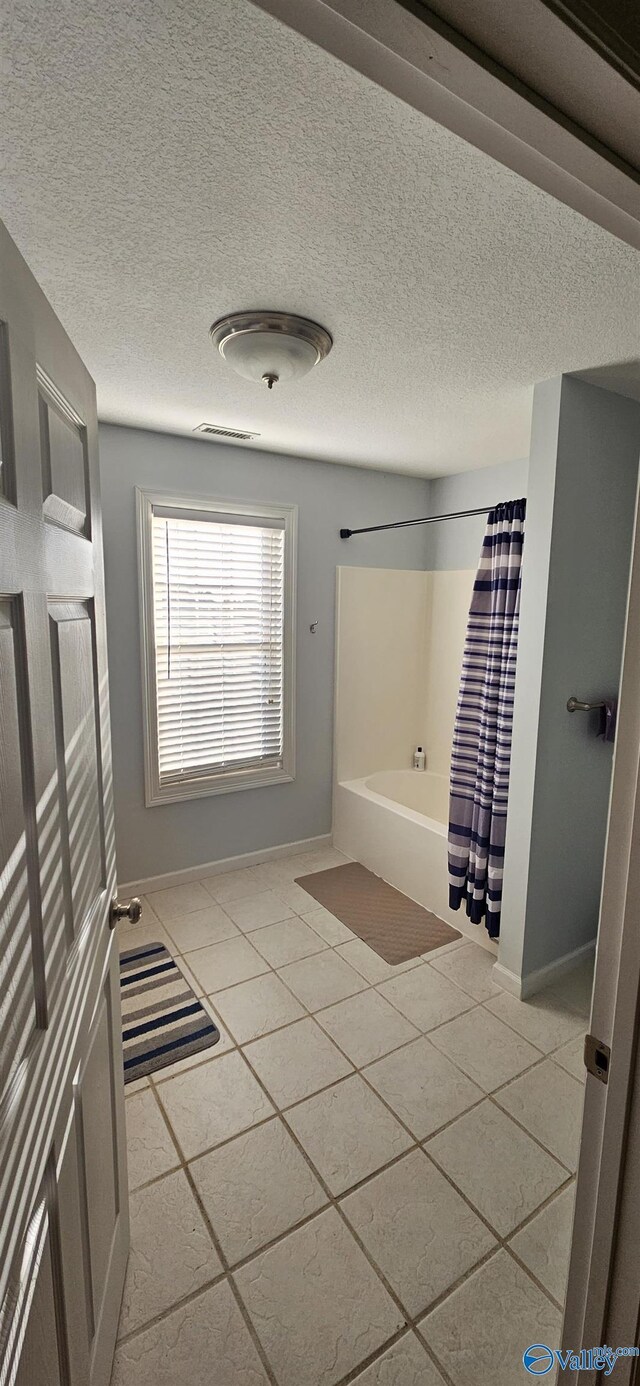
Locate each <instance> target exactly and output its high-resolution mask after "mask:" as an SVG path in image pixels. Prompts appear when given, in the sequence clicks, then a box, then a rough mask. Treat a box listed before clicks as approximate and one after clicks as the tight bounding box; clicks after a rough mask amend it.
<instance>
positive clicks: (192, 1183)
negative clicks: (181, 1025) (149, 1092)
mask: <svg viewBox="0 0 640 1386" xmlns="http://www.w3.org/2000/svg"><path fill="white" fill-rule="evenodd" d="M153 1094H154V1098H155V1101H156V1103H157V1105H158V1106H159V1108H160V1111H161V1113H162V1117H163V1120H164V1122H165V1125H166V1127H167V1130H168V1132H169V1135H170V1137H171V1140H172V1141H173V1144H174V1145H175V1148H176V1151H177V1154H178V1158H179V1161H180V1168H181V1169H182V1171H183V1173H184V1175H185V1177H186V1179H187V1183H188V1185H189V1188H190V1190H191V1193H192V1196H193V1197H194V1199H195V1202H196V1205H197V1207H198V1210H199V1212H200V1215H201V1217H202V1218H203V1220H204V1223H205V1227H206V1229H207V1231H208V1233H209V1238H210V1240H211V1243H212V1245H213V1248H214V1251H215V1252H216V1254H217V1256H218V1259H219V1261H220V1264H221V1266H222V1267H223V1274H222V1275H221V1276H220V1277H216V1279H217V1280H218V1281H221V1280H222V1279H225V1280H226V1281H227V1283H228V1284H229V1288H230V1290H231V1292H232V1294H233V1297H234V1299H235V1301H236V1304H237V1306H238V1309H239V1311H240V1313H241V1315H242V1318H243V1320H244V1322H245V1325H246V1327H247V1329H248V1331H249V1334H250V1337H251V1339H252V1342H253V1344H254V1347H255V1348H256V1350H257V1352H258V1356H259V1358H260V1361H261V1362H262V1365H263V1367H264V1369H265V1371H266V1373H267V1377H268V1380H269V1382H270V1383H271V1386H277V1382H276V1378H275V1375H274V1373H273V1371H272V1368H271V1365H270V1363H269V1361H268V1359H267V1357H266V1354H265V1352H264V1349H263V1347H262V1344H261V1342H260V1340H259V1338H258V1335H257V1333H256V1330H255V1327H254V1324H253V1323H252V1321H251V1319H250V1316H249V1314H248V1311H247V1309H246V1307H245V1305H244V1302H243V1301H242V1299H241V1297H240V1296H239V1294H238V1291H237V1287H236V1286H235V1284H234V1283H233V1282H232V1281H231V1275H230V1269H229V1262H228V1261H227V1258H226V1256H225V1254H224V1252H223V1250H222V1246H221V1244H220V1242H219V1240H218V1237H217V1235H216V1233H215V1232H214V1230H213V1227H212V1224H211V1220H210V1218H209V1216H208V1214H207V1212H206V1209H205V1207H204V1205H203V1203H202V1199H201V1198H200V1194H199V1192H198V1190H197V1188H196V1185H195V1181H194V1179H193V1175H192V1174H191V1171H190V1169H189V1162H188V1160H187V1159H186V1156H185V1153H184V1150H183V1148H182V1145H181V1144H180V1141H179V1140H178V1137H177V1135H176V1133H175V1131H174V1129H173V1125H172V1123H171V1121H170V1120H169V1116H168V1113H167V1112H166V1111H165V1109H164V1107H163V1105H162V1102H161V1101H160V1097H159V1095H158V1093H157V1091H156V1089H155V1087H154V1089H153ZM250 1129H251V1128H250ZM192 1298H195V1296H192ZM181 1303H182V1301H180V1300H179V1301H177V1303H176V1304H174V1305H173V1306H172V1308H173V1309H175V1308H178V1307H179V1306H180V1304H181ZM169 1312H170V1310H168V1311H167V1313H169ZM163 1317H166V1314H165V1315H163ZM153 1322H154V1320H152V1321H151V1324H147V1325H146V1327H149V1326H152V1324H153ZM141 1331H142V1330H140V1332H141ZM130 1336H136V1337H137V1336H138V1333H136V1334H135V1335H130Z"/></svg>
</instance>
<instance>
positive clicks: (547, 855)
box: [497, 377, 640, 996]
mask: <svg viewBox="0 0 640 1386" xmlns="http://www.w3.org/2000/svg"><path fill="white" fill-rule="evenodd" d="M639 456H640V405H638V404H637V403H635V402H634V401H632V400H630V399H626V398H624V397H623V396H621V395H617V394H612V393H611V392H610V391H607V390H603V389H600V388H598V387H597V386H595V385H588V384H586V383H585V382H583V381H579V380H574V379H572V378H571V377H564V378H562V379H557V380H550V381H545V382H544V383H543V384H541V385H538V386H536V390H535V395H534V408H533V432H532V446H531V466H530V473H529V489H528V502H527V543H526V555H525V562H524V566H523V579H522V602H521V613H520V623H521V630H522V632H523V638H522V640H521V644H520V651H519V657H518V669H517V675H516V692H515V707H514V722H513V745H512V759H511V782H510V812H509V824H508V829H507V843H506V856H505V875H504V886H503V930H502V936H501V940H500V962H499V968H498V970H497V975H498V976H499V977H500V980H501V982H502V983H503V985H505V986H507V987H508V988H509V989H510V990H512V991H514V992H516V994H518V995H523V996H526V995H530V994H531V993H532V992H533V991H534V990H536V989H538V988H539V987H540V986H544V985H546V984H547V983H548V982H549V981H550V980H553V979H554V978H555V976H557V975H559V974H560V973H561V972H562V971H563V970H566V969H567V968H568V967H570V966H571V965H572V964H575V962H576V961H578V960H579V959H580V958H582V957H584V956H585V955H586V954H587V953H588V952H589V951H590V950H591V949H592V948H593V945H594V942H595V937H596V933H597V926H598V911H599V902H600V890H601V881H602V867H603V858H604V848H605V840H606V828H607V813H608V803H609V794H610V785H611V771H612V759H613V758H612V748H611V746H610V745H608V744H606V743H604V742H603V741H602V739H599V738H598V737H597V736H596V732H597V720H596V724H595V725H594V719H597V714H595V713H594V714H592V715H587V714H582V713H574V714H571V713H568V712H567V710H566V703H567V698H568V697H569V696H570V695H572V694H575V695H576V696H577V697H579V698H583V699H586V700H588V701H593V700H596V699H598V698H602V697H611V696H615V694H616V693H617V690H618V685H619V678H620V664H621V655H622V647H623V638H624V623H625V612H626V599H627V587H628V573H629V563H630V556H631V536H632V530H633V521H634V513H635V502H636V489H637V478H638V459H639ZM525 632H526V636H525Z"/></svg>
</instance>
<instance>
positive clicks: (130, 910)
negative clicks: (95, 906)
mask: <svg viewBox="0 0 640 1386" xmlns="http://www.w3.org/2000/svg"><path fill="white" fill-rule="evenodd" d="M141 914H142V901H141V900H139V899H138V897H137V895H134V897H133V900H130V901H129V904H128V905H121V904H120V901H119V899H118V897H117V895H114V897H113V900H112V901H111V906H110V909H109V928H110V929H115V927H116V924H117V923H118V922H119V920H120V919H130V920H131V923H132V924H137V923H138V920H139V918H140V916H141Z"/></svg>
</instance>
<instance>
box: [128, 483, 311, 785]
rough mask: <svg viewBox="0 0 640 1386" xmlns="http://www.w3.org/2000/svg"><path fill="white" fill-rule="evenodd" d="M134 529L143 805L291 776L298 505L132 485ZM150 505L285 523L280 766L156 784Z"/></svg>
mask: <svg viewBox="0 0 640 1386" xmlns="http://www.w3.org/2000/svg"><path fill="white" fill-rule="evenodd" d="M135 489H136V511H137V528H138V586H139V594H140V649H141V656H142V713H143V728H144V785H145V803H146V805H147V808H153V807H154V806H155V805H157V804H167V803H177V802H179V801H181V800H185V799H197V798H201V797H203V796H204V795H210V794H230V793H234V792H235V791H236V790H240V789H258V788H260V787H262V786H263V785H270V784H282V783H284V782H286V781H291V780H294V779H295V745H296V737H295V691H296V681H295V656H296V649H295V633H296V562H297V532H298V507H297V505H267V504H265V503H264V501H255V502H247V501H236V500H229V499H228V498H226V497H225V498H220V497H218V496H216V497H212V496H195V495H185V494H184V492H182V493H181V494H180V495H175V494H171V495H167V494H166V493H164V492H163V493H159V492H157V491H146V490H142V489H141V488H140V487H138V486H137V487H136V488H135ZM154 506H164V507H168V508H171V509H172V510H176V509H177V510H188V511H194V510H200V511H204V512H209V513H211V514H214V515H247V516H251V517H253V518H254V519H256V518H257V519H264V520H265V521H266V522H267V523H268V522H269V520H280V521H281V522H283V524H284V632H283V665H284V667H283V685H282V696H283V709H282V711H283V755H282V765H281V766H277V767H274V766H264V767H262V766H249V767H247V768H244V769H240V770H218V771H213V772H209V773H208V774H205V775H202V776H194V777H193V779H189V780H187V781H185V780H182V781H180V783H178V782H176V783H174V784H171V783H169V784H161V782H160V766H159V760H158V703H157V692H156V639H155V622H154V600H153V563H152V535H151V529H152V518H153V510H154Z"/></svg>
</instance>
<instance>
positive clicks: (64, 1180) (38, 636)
mask: <svg viewBox="0 0 640 1386" xmlns="http://www.w3.org/2000/svg"><path fill="white" fill-rule="evenodd" d="M0 443H1V460H2V466H1V469H0V872H1V875H0V1362H1V1366H0V1383H2V1386H14V1383H15V1384H16V1386H107V1383H108V1381H109V1377H110V1372H111V1360H112V1355H113V1347H114V1342H115V1335H116V1329H117V1323H118V1314H119V1309H120V1300H121V1295H122V1287H123V1282H124V1273H125V1267H126V1258H127V1249H128V1210H127V1194H126V1168H125V1155H124V1101H123V1083H122V1055H121V1037H120V1019H119V1015H120V1012H119V994H118V973H117V963H118V959H117V953H116V948H115V935H114V934H113V933H112V932H111V930H110V928H109V902H110V900H111V897H112V896H113V894H114V893H115V860H114V846H113V806H112V786H111V756H110V746H109V715H108V690H107V664H106V638H105V623H104V591H103V565H102V547H101V529H100V499H99V490H98V451H97V419H96V403H95V389H94V385H93V381H92V380H91V377H90V376H89V374H88V372H87V371H86V369H85V367H84V366H83V364H82V361H81V360H80V358H79V356H78V355H77V353H76V351H75V350H74V348H73V346H72V344H71V342H70V341H69V339H68V337H67V336H66V334H65V332H64V331H63V329H62V327H61V325H60V323H59V322H58V320H57V318H56V317H55V314H54V313H53V311H52V309H51V308H50V306H49V304H48V303H47V300H46V299H45V297H44V295H43V293H42V292H41V290H40V289H39V287H38V285H37V284H36V282H35V280H34V278H33V276H32V275H31V274H30V272H29V270H28V268H27V266H26V265H25V263H24V261H23V260H22V258H21V256H20V255H19V253H18V251H17V249H16V247H15V245H14V244H13V242H12V241H11V239H10V237H9V236H8V234H7V232H6V230H5V228H4V227H3V226H2V225H1V224H0Z"/></svg>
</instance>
